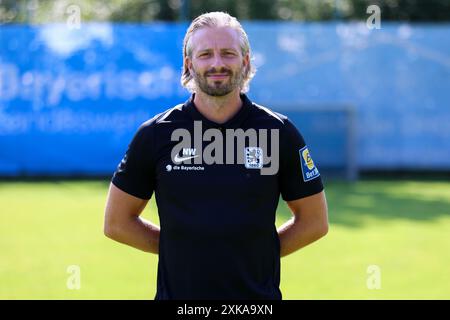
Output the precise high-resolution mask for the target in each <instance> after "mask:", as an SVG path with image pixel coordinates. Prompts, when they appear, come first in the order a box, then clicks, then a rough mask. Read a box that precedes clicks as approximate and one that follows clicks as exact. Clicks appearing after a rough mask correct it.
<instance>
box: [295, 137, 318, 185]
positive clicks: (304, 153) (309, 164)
mask: <svg viewBox="0 0 450 320" xmlns="http://www.w3.org/2000/svg"><path fill="white" fill-rule="evenodd" d="M299 152H300V163H301V166H302V174H303V181H305V182H306V181H309V180H312V179H314V178H317V177H318V176H320V173H319V170H318V169H317V168H316V166H315V165H314V161H313V159H312V158H311V155H310V153H309V150H308V147H307V146H304V147H303V148H301V149H300V151H299Z"/></svg>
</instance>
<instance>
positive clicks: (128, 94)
mask: <svg viewBox="0 0 450 320" xmlns="http://www.w3.org/2000/svg"><path fill="white" fill-rule="evenodd" d="M177 75H178V72H177V71H176V70H175V69H174V68H173V67H172V66H168V65H167V66H163V67H160V68H158V69H154V70H144V71H140V72H136V71H132V70H120V71H117V72H113V71H110V70H108V71H99V72H91V73H88V72H86V73H81V72H78V71H70V70H69V71H65V72H60V73H55V72H51V71H40V70H23V71H22V70H20V69H19V67H18V66H17V65H15V64H11V63H0V101H5V102H8V101H11V100H15V99H21V100H26V101H30V102H31V105H32V108H33V110H35V111H37V110H41V109H44V108H53V107H56V106H59V105H60V104H61V102H62V100H63V99H64V98H65V99H67V100H69V101H73V102H78V101H81V100H85V99H90V100H98V99H101V98H104V99H121V100H127V101H130V100H133V99H137V98H145V99H156V98H164V97H171V96H174V95H179V94H180V93H181V91H180V88H179V87H181V86H180V85H179V83H178V76H177Z"/></svg>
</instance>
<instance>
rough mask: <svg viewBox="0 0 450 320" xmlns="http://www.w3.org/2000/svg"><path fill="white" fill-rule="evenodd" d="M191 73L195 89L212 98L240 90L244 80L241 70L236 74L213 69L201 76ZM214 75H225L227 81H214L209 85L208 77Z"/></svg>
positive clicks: (226, 70) (225, 69)
mask: <svg viewBox="0 0 450 320" xmlns="http://www.w3.org/2000/svg"><path fill="white" fill-rule="evenodd" d="M193 71H194V72H193V74H192V76H193V80H194V82H195V85H196V87H197V89H199V90H201V91H202V92H204V93H206V94H207V95H210V96H213V97H222V96H225V95H227V94H229V93H230V92H232V91H233V90H235V89H236V88H240V87H241V85H242V82H243V78H244V74H243V68H242V69H240V70H238V71H237V72H236V73H234V72H233V71H231V70H230V69H227V68H220V69H215V68H213V69H210V70H208V71H206V72H205V73H204V74H203V75H202V74H200V73H197V71H195V70H193ZM214 73H221V74H227V75H228V79H226V80H220V81H214V82H213V83H212V84H209V83H208V76H209V75H210V74H214Z"/></svg>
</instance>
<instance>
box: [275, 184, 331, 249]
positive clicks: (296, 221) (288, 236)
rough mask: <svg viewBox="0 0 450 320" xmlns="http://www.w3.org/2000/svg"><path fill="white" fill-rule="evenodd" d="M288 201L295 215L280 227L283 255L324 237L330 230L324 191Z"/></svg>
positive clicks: (279, 233)
mask: <svg viewBox="0 0 450 320" xmlns="http://www.w3.org/2000/svg"><path fill="white" fill-rule="evenodd" d="M286 203H287V204H288V206H289V208H290V209H291V211H292V214H293V215H294V216H293V217H292V218H291V219H290V220H289V221H287V222H286V223H284V224H283V225H282V226H281V227H280V228H279V229H278V235H279V238H280V246H281V247H280V251H281V252H280V253H281V256H282V257H284V256H286V255H288V254H290V253H292V252H294V251H296V250H298V249H300V248H303V247H305V246H307V245H308V244H310V243H312V242H314V241H316V240H318V239H320V238H322V237H323V236H325V235H326V234H327V232H328V209H327V201H326V199H325V192H324V191H322V192H320V193H317V194H314V195H312V196H309V197H305V198H302V199H298V200H293V201H287V202H286Z"/></svg>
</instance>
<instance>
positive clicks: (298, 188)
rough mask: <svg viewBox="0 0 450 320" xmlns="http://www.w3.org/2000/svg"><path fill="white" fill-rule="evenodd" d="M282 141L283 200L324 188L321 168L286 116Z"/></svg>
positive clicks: (280, 180) (281, 172) (297, 197)
mask: <svg viewBox="0 0 450 320" xmlns="http://www.w3.org/2000/svg"><path fill="white" fill-rule="evenodd" d="M284 122H285V123H284V126H283V129H282V131H281V143H280V175H279V183H280V192H281V196H282V198H283V200H285V201H292V200H297V199H300V198H304V197H308V196H311V195H313V194H316V193H319V192H321V191H322V190H323V184H322V179H321V177H320V173H319V169H318V168H317V166H316V163H315V162H314V161H313V158H312V155H311V153H310V151H309V148H308V146H307V145H306V143H305V140H304V139H303V137H302V135H301V134H300V132H299V131H298V130H297V128H296V127H295V126H294V125H293V124H292V122H291V121H290V120H289V119H287V118H286V120H285V121H284Z"/></svg>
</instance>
